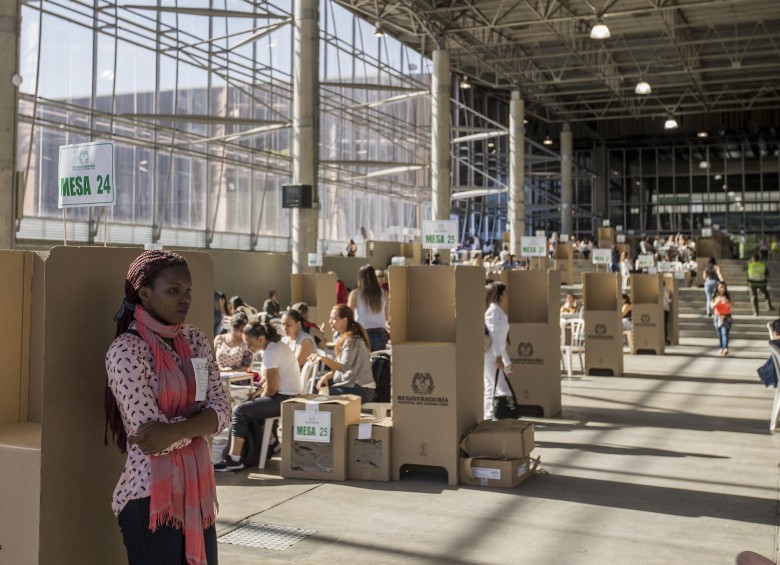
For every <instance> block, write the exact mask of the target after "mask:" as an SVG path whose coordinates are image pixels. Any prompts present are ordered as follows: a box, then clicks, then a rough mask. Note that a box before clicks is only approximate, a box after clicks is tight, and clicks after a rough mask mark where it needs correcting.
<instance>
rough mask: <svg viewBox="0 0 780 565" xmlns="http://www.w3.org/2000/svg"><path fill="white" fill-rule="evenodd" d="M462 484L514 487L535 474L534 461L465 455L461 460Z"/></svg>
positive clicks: (526, 458)
mask: <svg viewBox="0 0 780 565" xmlns="http://www.w3.org/2000/svg"><path fill="white" fill-rule="evenodd" d="M460 461H461V468H460V484H462V485H470V486H477V487H496V488H514V487H516V486H518V485H519V484H520V483H522V482H523V481H525V480H526V479H528V478H529V477H530V476H531V475H533V469H534V467H535V465H534V461H533V460H531V459H529V458H528V457H525V458H523V459H493V458H486V457H464V458H462V459H461V460H460Z"/></svg>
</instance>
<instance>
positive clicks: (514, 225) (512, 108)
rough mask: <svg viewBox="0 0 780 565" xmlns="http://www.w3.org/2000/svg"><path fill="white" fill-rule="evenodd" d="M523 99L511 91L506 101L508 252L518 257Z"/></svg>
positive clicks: (522, 227) (521, 227)
mask: <svg viewBox="0 0 780 565" xmlns="http://www.w3.org/2000/svg"><path fill="white" fill-rule="evenodd" d="M524 120H525V101H524V100H523V99H522V98H520V92H519V91H517V90H515V91H512V99H511V100H510V101H509V201H508V204H507V222H508V224H509V252H510V253H512V254H513V255H515V256H516V257H520V256H521V255H522V254H521V253H520V238H521V237H523V236H524V235H525V126H524V125H523V121H524Z"/></svg>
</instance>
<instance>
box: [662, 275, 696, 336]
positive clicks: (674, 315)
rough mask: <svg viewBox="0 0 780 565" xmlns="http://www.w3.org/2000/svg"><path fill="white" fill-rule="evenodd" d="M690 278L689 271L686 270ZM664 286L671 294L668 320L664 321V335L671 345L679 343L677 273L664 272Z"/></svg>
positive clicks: (678, 282)
mask: <svg viewBox="0 0 780 565" xmlns="http://www.w3.org/2000/svg"><path fill="white" fill-rule="evenodd" d="M686 273H687V274H688V277H689V279H690V276H691V275H690V272H687V271H686ZM664 281H665V282H666V288H668V289H669V292H670V293H671V294H672V301H671V305H670V306H671V307H670V308H669V321H668V322H667V323H666V337H667V339H668V341H669V343H670V344H671V345H680V279H678V278H677V273H666V274H664Z"/></svg>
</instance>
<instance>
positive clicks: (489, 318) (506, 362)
mask: <svg viewBox="0 0 780 565" xmlns="http://www.w3.org/2000/svg"><path fill="white" fill-rule="evenodd" d="M485 290H486V291H487V300H488V308H487V310H486V311H485V330H486V331H487V334H488V335H489V336H490V345H489V346H487V347H486V348H485V374H484V380H485V405H484V406H485V411H484V418H485V420H493V419H494V414H493V397H494V396H496V394H495V392H496V390H495V383H496V370H498V369H501V371H499V375H498V391H497V396H512V391H511V389H510V388H509V385H508V384H507V382H506V376H505V374H504V373H507V374H508V373H511V372H512V361H511V360H510V358H509V353H507V350H506V344H507V336H508V335H509V317H508V316H507V315H506V310H507V303H508V298H509V295H508V294H507V292H506V285H505V284H504V283H502V282H499V281H493V282H491V283H490V284H488V285H487V286H486V287H485Z"/></svg>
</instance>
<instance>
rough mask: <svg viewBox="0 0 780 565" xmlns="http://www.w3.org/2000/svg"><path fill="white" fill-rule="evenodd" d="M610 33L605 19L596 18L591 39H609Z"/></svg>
mask: <svg viewBox="0 0 780 565" xmlns="http://www.w3.org/2000/svg"><path fill="white" fill-rule="evenodd" d="M609 36H610V33H609V28H608V27H607V24H605V23H604V20H602V19H601V18H598V19H597V20H596V23H595V24H593V27H592V28H590V38H591V39H609Z"/></svg>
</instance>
